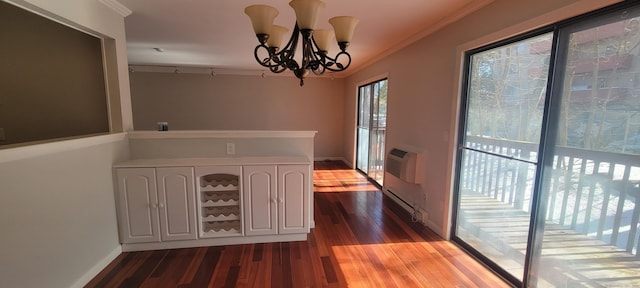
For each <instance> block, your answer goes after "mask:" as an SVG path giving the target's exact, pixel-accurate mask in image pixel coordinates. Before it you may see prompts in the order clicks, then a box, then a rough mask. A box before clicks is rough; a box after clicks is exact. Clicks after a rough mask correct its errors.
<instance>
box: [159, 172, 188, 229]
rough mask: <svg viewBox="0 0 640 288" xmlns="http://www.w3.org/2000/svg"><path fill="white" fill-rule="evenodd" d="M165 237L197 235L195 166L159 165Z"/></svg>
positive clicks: (162, 221)
mask: <svg viewBox="0 0 640 288" xmlns="http://www.w3.org/2000/svg"><path fill="white" fill-rule="evenodd" d="M156 174H157V178H158V200H159V204H158V213H159V216H160V231H161V233H162V240H163V241H166V240H187V239H196V238H197V232H196V215H195V212H196V210H195V190H194V177H193V168H191V167H170V168H157V169H156Z"/></svg>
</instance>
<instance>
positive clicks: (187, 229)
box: [116, 167, 197, 243]
mask: <svg viewBox="0 0 640 288" xmlns="http://www.w3.org/2000/svg"><path fill="white" fill-rule="evenodd" d="M193 179H194V178H193V168H191V167H169V168H118V169H116V181H117V185H118V191H117V200H118V211H119V213H118V215H119V227H120V236H121V238H122V239H121V240H122V242H123V243H144V242H159V241H169V240H187V239H196V237H197V234H196V227H195V223H196V221H195V200H194V193H193V191H194V188H193V181H194V180H193Z"/></svg>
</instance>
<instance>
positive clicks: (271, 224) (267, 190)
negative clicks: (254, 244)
mask: <svg viewBox="0 0 640 288" xmlns="http://www.w3.org/2000/svg"><path fill="white" fill-rule="evenodd" d="M243 170H244V171H243V184H244V199H245V201H244V212H245V214H244V215H245V228H246V229H245V232H246V235H271V234H277V233H278V230H277V229H278V227H277V219H276V217H277V214H276V211H277V194H276V193H277V190H276V178H275V177H276V166H275V165H264V166H244V168H243Z"/></svg>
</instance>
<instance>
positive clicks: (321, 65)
mask: <svg viewBox="0 0 640 288" xmlns="http://www.w3.org/2000/svg"><path fill="white" fill-rule="evenodd" d="M308 52H309V55H310V56H309V58H310V59H311V61H310V62H309V64H310V66H311V67H310V68H311V71H313V74H316V75H322V74H324V71H325V69H326V68H327V67H326V63H325V62H326V59H325V57H324V55H325V54H326V53H324V52H323V51H320V49H319V48H318V43H316V41H315V39H314V38H312V39H311V41H310V45H309V51H308Z"/></svg>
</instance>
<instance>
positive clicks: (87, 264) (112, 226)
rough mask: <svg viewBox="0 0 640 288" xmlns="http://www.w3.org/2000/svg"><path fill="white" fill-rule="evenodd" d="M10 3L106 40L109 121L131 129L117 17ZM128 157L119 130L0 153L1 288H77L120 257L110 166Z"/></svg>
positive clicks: (77, 6) (80, 0)
mask: <svg viewBox="0 0 640 288" xmlns="http://www.w3.org/2000/svg"><path fill="white" fill-rule="evenodd" d="M9 2H10V3H16V4H18V5H20V6H23V7H26V8H28V9H29V10H33V11H35V12H38V13H40V14H42V15H45V16H47V17H51V18H53V19H56V20H58V21H61V22H64V23H66V24H68V25H70V26H73V27H77V28H80V29H81V30H84V31H90V32H94V33H96V34H99V35H100V36H103V37H106V38H107V39H108V41H107V42H109V43H108V44H109V45H110V46H111V47H110V51H111V53H113V54H115V56H116V59H113V61H112V63H109V66H110V67H111V68H115V69H114V70H111V71H109V72H108V73H109V75H108V78H109V79H110V80H112V82H110V84H109V89H110V93H112V95H116V97H118V99H115V101H110V102H111V103H112V104H113V103H117V104H118V105H119V106H118V107H112V108H114V109H116V110H117V113H116V114H117V115H118V116H117V119H112V122H115V123H117V125H118V126H119V129H118V130H122V129H124V130H131V129H132V127H133V122H132V120H131V109H130V99H129V98H130V97H129V82H128V74H127V58H126V44H125V35H124V19H123V18H122V16H121V15H119V14H117V13H115V12H114V11H112V10H111V9H110V8H107V7H106V6H105V5H103V4H101V3H100V2H98V1H86V0H64V1H62V0H61V1H50V0H28V1H21V0H11V1H9ZM114 48H115V49H114ZM112 100H113V99H112ZM126 158H128V144H127V142H126V140H125V137H124V135H123V134H112V135H105V136H95V137H87V138H82V139H76V140H67V141H59V142H54V143H48V144H40V145H32V146H26V147H20V148H11V149H2V150H0V231H2V236H1V237H0V267H2V269H0V287H79V286H82V285H84V284H85V283H86V281H88V280H90V279H91V277H93V276H94V275H95V274H96V273H97V272H99V271H100V269H102V268H103V267H104V266H105V265H106V264H107V263H108V261H110V260H111V259H113V257H115V256H117V255H118V253H119V251H120V245H119V241H118V234H117V228H116V216H115V204H114V193H113V180H112V179H113V178H112V173H111V166H112V164H113V163H114V162H117V161H122V160H124V159H126Z"/></svg>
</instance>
